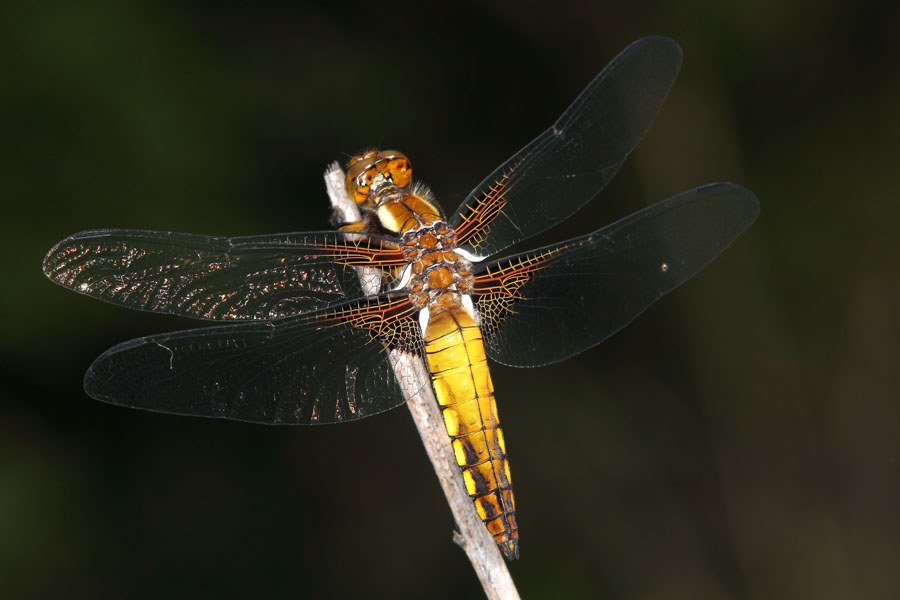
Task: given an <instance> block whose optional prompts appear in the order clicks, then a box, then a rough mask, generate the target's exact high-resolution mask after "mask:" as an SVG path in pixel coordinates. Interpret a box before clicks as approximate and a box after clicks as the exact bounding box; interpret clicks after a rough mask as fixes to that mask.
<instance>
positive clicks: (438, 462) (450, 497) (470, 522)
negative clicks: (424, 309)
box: [325, 163, 519, 600]
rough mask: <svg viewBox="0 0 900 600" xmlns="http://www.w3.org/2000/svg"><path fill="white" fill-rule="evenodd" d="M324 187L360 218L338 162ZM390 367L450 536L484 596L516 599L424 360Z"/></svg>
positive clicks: (364, 273)
mask: <svg viewBox="0 0 900 600" xmlns="http://www.w3.org/2000/svg"><path fill="white" fill-rule="evenodd" d="M325 187H326V189H327V190H328V197H329V198H330V199H331V204H332V207H333V208H334V209H335V211H337V213H338V215H339V220H341V221H343V222H345V223H351V222H355V221H359V220H361V215H360V212H359V208H358V207H357V206H356V204H355V203H354V202H353V201H352V200H351V199H350V197H349V196H348V195H347V192H346V190H345V189H344V172H343V170H342V169H341V167H340V165H338V163H332V164H331V165H330V166H329V168H328V170H327V171H326V172H325ZM371 271H372V270H371V269H364V268H359V269H358V272H359V276H360V281H361V282H362V284H363V289H364V290H365V291H366V293H375V292H377V287H376V285H377V284H376V283H375V282H378V281H380V277H373V275H377V273H374V274H373V273H372V272H371ZM392 366H393V367H394V371H395V372H398V373H399V372H402V373H406V374H410V373H411V374H414V377H413V378H411V379H408V378H398V380H399V381H400V383H401V387H402V388H403V392H404V395H405V396H406V404H407V406H409V411H410V413H411V414H412V417H413V421H415V423H416V427H417V428H418V430H419V435H420V436H421V437H422V442H423V443H424V444H425V451H426V453H427V454H428V458H429V459H430V460H431V464H432V465H433V467H434V472H435V473H436V474H437V476H438V480H439V481H440V484H441V488H442V489H443V490H444V495H445V496H446V497H447V503H448V504H449V505H450V510H451V511H452V512H453V517H454V518H455V519H456V524H457V527H458V528H459V531H458V532H454V536H453V540H454V541H455V542H456V543H457V544H459V546H460V547H461V548H462V549H463V551H465V553H466V556H468V557H469V561H470V562H471V563H472V568H474V569H475V574H476V575H477V576H478V579H479V581H481V586H482V587H483V588H484V592H485V594H487V597H488V598H489V599H490V600H518V598H519V593H518V591H516V587H515V585H514V584H513V581H512V577H510V574H509V570H508V569H507V568H506V562H505V561H504V559H503V556H502V555H501V554H500V550H499V549H498V548H497V544H496V542H494V538H493V537H491V534H490V533H488V530H487V528H486V527H485V526H484V524H483V523H482V522H481V519H480V518H479V517H478V514H477V513H476V512H475V507H474V506H473V505H472V500H471V499H470V498H469V494H468V492H466V488H465V484H464V483H463V479H462V474H461V472H460V470H459V467H458V466H457V464H456V457H455V456H454V454H453V448H452V447H451V446H450V439H449V438H448V437H447V430H446V429H445V427H444V421H443V419H442V417H441V411H440V409H439V408H438V403H437V400H436V399H435V397H434V390H433V389H432V387H431V379H430V376H429V374H428V370H427V369H426V368H425V363H424V361H423V360H422V359H421V358H417V357H412V356H410V355H398V356H395V357H393V358H392Z"/></svg>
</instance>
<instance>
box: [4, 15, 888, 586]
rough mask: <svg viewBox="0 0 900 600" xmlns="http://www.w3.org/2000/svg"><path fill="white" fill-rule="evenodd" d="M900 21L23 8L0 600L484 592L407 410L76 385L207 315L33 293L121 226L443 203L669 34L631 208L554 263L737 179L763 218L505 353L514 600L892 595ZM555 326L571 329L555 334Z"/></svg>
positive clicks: (275, 226) (14, 37)
mask: <svg viewBox="0 0 900 600" xmlns="http://www.w3.org/2000/svg"><path fill="white" fill-rule="evenodd" d="M898 29H900V5H898V4H897V3H890V2H878V1H876V0H860V1H857V2H840V1H836V0H818V1H816V2H811V1H794V2H773V1H763V2H756V3H741V2H721V1H712V0H685V1H683V2H677V3H665V2H635V3H626V2H615V3H612V2H584V3H581V2H579V3H566V2H557V3H552V4H550V5H548V4H546V3H543V2H500V1H485V2H452V3H450V2H448V3H432V4H431V5H430V6H429V7H427V8H421V7H417V6H415V5H412V3H402V4H401V3H371V2H369V3H361V2H343V3H321V4H314V3H306V2H295V3H290V4H289V5H288V4H282V3H276V2H256V3H253V4H252V6H251V4H250V3H246V4H245V3H239V2H204V1H201V0H194V1H189V2H150V1H148V0H125V1H109V0H85V1H79V2H62V1H53V0H45V1H40V2H32V3H15V4H14V5H13V3H10V4H4V5H3V8H0V81H2V84H0V123H2V129H0V198H2V199H3V212H2V217H0V222H2V225H0V227H2V234H3V235H2V236H0V257H2V259H0V260H2V272H3V283H2V290H3V291H2V293H0V313H2V315H3V318H2V340H0V369H2V384H0V385H2V387H0V394H2V397H0V400H2V404H0V411H2V412H0V595H2V596H3V597H4V598H50V597H63V598H162V597H166V598H249V597H252V598H308V597H309V598H312V597H329V598H359V597H383V596H387V595H391V596H392V597H396V598H420V597H430V598H450V597H457V595H458V597H478V596H479V595H480V590H479V587H478V584H477V581H476V580H475V577H474V575H473V574H472V573H471V571H470V569H469V566H468V564H467V562H466V559H465V557H464V555H463V553H462V552H460V551H459V550H458V549H457V548H456V547H455V546H454V545H453V544H452V542H451V541H450V533H451V527H452V521H451V517H450V513H449V510H448V509H447V508H446V506H445V503H444V500H443V497H442V495H441V493H440V490H439V487H438V485H437V481H436V479H435V477H434V475H433V473H432V471H431V470H430V467H429V464H428V462H427V460H426V458H425V456H424V453H423V452H422V448H421V444H420V442H419V440H418V439H417V437H416V433H415V430H414V427H413V425H412V423H411V422H410V418H409V416H408V414H407V412H406V411H405V410H404V409H400V410H396V411H393V412H392V413H389V414H387V415H383V416H380V417H377V418H373V419H370V420H367V421H363V422H360V423H356V424H349V425H343V426H333V427H322V428H289V427H284V428H276V427H263V426H253V425H247V424H242V423H231V422H221V421H213V420H202V419H192V418H179V417H174V416H167V415H160V414H153V413H146V412H139V411H130V410H125V409H121V408H116V407H112V406H107V405H103V404H101V403H98V402H95V401H93V400H91V399H89V398H87V397H86V396H85V395H84V393H83V392H82V390H81V377H82V374H83V372H84V371H85V369H86V367H87V366H88V365H89V364H90V362H91V361H92V360H93V359H94V358H95V357H96V356H97V355H98V354H100V353H101V352H102V351H103V350H104V349H106V348H107V347H109V346H111V345H113V344H115V343H117V342H120V341H123V340H126V339H129V338H132V337H137V336H140V335H146V334H150V333H155V332H161V331H166V330H172V329H178V328H186V327H188V326H192V325H194V324H193V323H190V322H188V321H186V320H181V319H176V318H166V317H161V316H157V315H146V314H139V313H135V312H130V311H128V310H125V309H121V308H116V307H114V306H111V305H108V304H104V303H101V302H97V301H93V300H90V299H88V298H85V297H82V296H79V295H77V294H73V293H71V292H68V291H66V290H64V289H62V288H60V287H58V286H55V285H53V284H52V283H50V282H49V281H47V280H45V279H44V277H43V276H42V274H41V272H40V262H41V259H42V258H43V255H44V253H45V252H46V251H47V250H48V249H49V248H50V247H51V246H52V245H53V244H54V243H55V242H56V241H58V240H59V239H61V238H63V237H64V236H66V235H68V234H71V233H74V232H76V231H79V230H82V229H88V228H97V227H136V228H145V229H166V230H177V231H191V232H198V233H210V234H234V235H241V234H253V233H265V232H275V231H284V230H298V231H299V230H304V229H321V228H323V227H325V226H326V223H327V218H328V216H329V211H328V203H327V200H326V197H325V194H324V191H323V185H322V180H321V173H322V171H323V170H324V168H325V166H326V164H327V163H328V162H330V161H332V160H335V159H340V160H344V159H346V158H347V157H348V156H350V155H352V154H353V153H355V152H358V151H360V150H362V149H365V148H367V147H372V146H380V147H395V148H398V149H402V150H404V151H405V152H407V153H408V154H409V155H410V156H411V157H412V159H413V161H414V165H415V166H416V173H417V176H418V177H419V178H420V179H422V180H423V181H426V182H428V183H429V184H430V185H431V187H432V188H433V189H434V190H435V191H436V193H437V194H438V197H439V198H440V199H442V201H443V204H444V206H445V208H446V209H448V210H449V211H451V212H452V210H453V209H454V208H455V206H456V205H457V204H458V203H459V202H460V201H461V200H462V198H463V197H464V196H465V194H466V193H467V192H468V190H469V189H470V188H471V187H473V186H474V185H475V184H476V183H478V182H479V181H480V180H481V178H482V177H483V176H484V175H485V174H486V173H488V172H489V171H490V170H491V169H492V168H493V167H494V166H496V165H497V164H499V163H500V162H501V161H502V160H504V159H505V158H506V157H507V156H509V155H510V154H512V153H513V152H514V151H515V150H517V149H518V148H519V147H521V146H522V145H523V144H524V143H526V142H527V141H529V140H530V139H531V138H532V137H533V136H535V135H536V134H537V133H539V132H540V131H542V130H543V129H544V128H545V127H547V126H548V125H549V124H550V123H551V122H553V120H555V118H556V117H557V116H558V115H559V114H560V113H561V111H562V110H563V109H564V108H565V107H566V106H567V105H568V103H569V102H570V101H571V100H572V99H573V98H574V97H575V95H576V94H577V93H578V92H579V91H580V90H581V89H582V88H583V86H584V85H585V84H586V83H587V82H588V81H589V80H590V79H591V78H592V77H593V76H594V75H595V74H596V73H597V72H598V71H599V70H600V69H601V68H602V67H603V66H604V65H605V64H606V62H607V61H608V60H610V59H611V58H612V57H613V56H614V55H615V54H616V53H617V52H618V51H619V50H621V49H622V48H624V47H625V46H626V45H627V44H628V43H630V42H631V41H633V40H635V39H637V38H639V37H642V36H644V35H647V34H651V33H657V34H664V35H668V36H671V37H673V38H675V39H676V40H677V41H678V42H679V43H680V44H681V45H682V47H683V49H684V52H685V62H684V67H683V70H682V74H681V76H680V78H679V80H678V82H677V84H676V86H675V89H674V91H673V92H672V95H671V97H670V99H669V101H668V103H667V105H666V107H665V108H664V110H663V112H662V114H661V116H660V117H659V119H658V121H657V123H656V125H655V126H654V127H653V129H652V130H651V131H650V133H649V134H648V136H647V137H646V138H645V140H644V141H643V143H642V144H641V145H640V147H639V148H638V150H637V152H636V153H635V154H634V155H633V157H632V158H631V159H630V160H629V161H628V163H627V164H626V165H625V167H624V169H623V170H622V172H621V174H620V175H619V176H618V177H617V179H616V180H615V181H614V183H613V184H612V185H610V187H609V188H607V190H606V191H605V192H604V193H603V194H602V195H601V196H600V197H599V198H598V199H597V200H595V201H594V202H593V203H592V204H590V205H589V206H588V207H587V208H586V209H584V210H582V211H581V212H580V213H579V215H578V217H577V218H575V219H571V220H570V221H569V222H567V223H565V224H563V225H561V226H559V227H557V228H555V229H554V230H553V231H551V232H550V233H549V234H548V235H546V236H541V238H540V239H538V240H535V241H534V245H537V244H538V243H543V242H547V241H551V240H558V239H563V238H565V237H569V236H573V235H577V234H581V233H586V232H588V231H593V230H594V229H596V228H598V227H599V226H600V225H602V224H605V223H608V222H610V221H612V220H614V219H616V218H619V217H621V216H624V215H627V214H629V213H631V212H633V211H635V210H638V209H640V208H641V207H644V206H646V205H648V204H650V203H652V202H655V201H658V200H661V199H663V198H665V197H668V196H670V195H673V194H675V193H677V192H680V191H682V190H685V189H688V188H691V187H694V186H697V185H700V184H703V183H707V182H711V181H722V180H730V181H736V182H739V183H742V184H744V185H746V186H747V187H749V188H750V189H752V190H753V191H755V192H756V193H757V195H758V196H759V198H760V200H761V203H762V214H761V217H760V219H759V221H758V222H757V223H756V224H755V225H754V226H753V227H752V228H751V229H750V230H749V231H748V232H747V233H746V234H745V235H744V236H743V237H742V238H741V239H740V240H738V242H737V243H736V244H735V245H734V246H733V247H732V248H731V249H729V250H728V251H727V252H726V253H725V254H724V255H723V256H722V257H721V258H720V259H719V260H717V261H716V262H715V263H714V264H713V265H712V266H710V267H709V268H708V269H706V270H705V271H704V272H703V273H701V274H700V275H699V276H698V277H696V278H695V279H694V280H692V281H691V282H689V283H688V284H687V285H685V286H684V287H683V288H681V289H679V290H678V291H677V292H675V293H673V294H671V295H670V296H667V297H666V298H665V299H663V301H661V302H660V303H659V304H658V305H657V306H655V307H654V308H652V309H651V310H650V311H648V313H646V314H645V315H644V316H642V317H641V318H640V319H639V320H638V321H637V322H635V323H634V324H633V325H632V326H630V327H628V328H627V329H626V330H624V331H623V332H621V333H620V334H618V335H616V336H614V337H613V338H612V339H610V340H609V341H608V342H606V343H604V344H602V345H601V346H599V347H597V348H595V349H593V350H591V351H589V352H587V353H585V354H583V355H582V356H579V357H578V358H576V359H573V360H569V361H567V362H565V363H561V364H558V365H555V366H551V367H546V368H541V369H534V370H526V371H516V370H513V369H509V368H504V367H500V366H497V367H495V368H494V370H493V374H494V383H495V386H496V389H497V396H498V400H499V404H500V412H501V415H502V419H503V422H504V425H505V430H506V434H507V440H508V444H509V447H510V454H511V457H512V466H513V477H514V480H515V482H516V489H517V493H518V508H519V524H520V527H521V535H522V545H521V551H522V560H521V561H519V562H517V563H515V564H512V565H511V570H512V573H513V576H514V578H515V579H516V581H517V583H518V585H519V587H520V591H521V593H522V596H523V597H525V598H623V599H625V598H627V599H656V598H692V599H715V598H760V599H763V598H764V599H773V598H818V599H829V598H835V599H844V598H869V599H880V598H884V599H888V598H897V597H898V594H900V568H898V567H900V535H898V534H900V518H898V515H900V464H898V449H900V446H898V436H900V393H898V392H900V368H898V367H900V316H898V310H897V304H898V300H900V293H898V292H900V289H898V288H900V278H898V275H897V273H898V267H900V235H898V225H897V223H898V220H900V208H898V193H897V191H898V189H900V187H898V176H897V172H898V163H900V118H898V109H897V107H898V106H900V37H898V36H897V35H896V32H897V31H898ZM547 335H553V332H548V333H547Z"/></svg>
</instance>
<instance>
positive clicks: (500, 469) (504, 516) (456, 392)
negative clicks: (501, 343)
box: [425, 303, 519, 558]
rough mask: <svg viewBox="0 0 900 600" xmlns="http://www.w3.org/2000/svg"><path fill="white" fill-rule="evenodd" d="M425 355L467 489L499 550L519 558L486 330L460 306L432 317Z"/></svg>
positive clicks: (513, 502)
mask: <svg viewBox="0 0 900 600" xmlns="http://www.w3.org/2000/svg"><path fill="white" fill-rule="evenodd" d="M425 355H426V357H427V360H428V369H429V371H430V372H431V379H432V382H433V383H434V391H435V395H436V396H437V400H438V404H440V407H441V413H442V414H443V417H444V424H445V425H446V427H447V434H448V435H449V436H450V438H451V440H452V444H453V451H454V453H455V454H456V462H457V464H458V465H459V466H460V469H462V473H463V480H464V481H465V484H466V490H467V491H468V492H469V495H470V496H471V497H472V498H473V501H474V502H475V509H476V510H477V511H478V515H479V516H480V517H481V519H482V521H484V523H485V525H486V526H487V528H488V531H490V532H491V535H493V536H494V539H495V540H496V541H497V544H499V545H500V549H501V550H502V551H503V553H504V554H505V555H506V556H507V557H508V558H517V557H518V553H519V549H518V539H519V533H518V528H517V526H516V519H515V512H516V509H515V501H514V498H513V491H512V483H511V482H510V478H509V461H508V460H507V457H506V446H505V444H504V442H503V431H502V429H501V428H500V420H499V419H498V417H497V404H496V402H495V401H494V386H493V384H492V383H491V374H490V372H489V371H488V367H487V359H486V357H485V354H484V344H483V342H482V338H481V330H480V329H479V327H478V324H477V323H475V321H474V320H473V319H472V317H471V316H469V314H468V312H467V311H466V310H465V309H464V308H463V306H462V305H461V304H456V303H454V304H452V305H450V306H447V307H444V308H441V309H439V310H437V311H435V312H434V313H432V314H431V315H430V316H429V319H428V324H427V326H426V329H425Z"/></svg>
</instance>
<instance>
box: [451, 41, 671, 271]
mask: <svg viewBox="0 0 900 600" xmlns="http://www.w3.org/2000/svg"><path fill="white" fill-rule="evenodd" d="M680 65H681V49H680V48H679V47H678V44H676V43H675V42H674V41H672V40H670V39H668V38H664V37H648V38H644V39H642V40H638V41H637V42H634V43H633V44H631V45H630V46H628V48H626V49H625V50H623V51H622V52H621V53H620V54H619V55H618V56H617V57H616V58H614V59H613V60H612V62H610V63H609V64H608V65H607V66H606V68H604V69H603V71H601V72H600V74H599V75H597V77H596V78H595V79H594V80H593V81H592V82H591V83H590V84H589V85H588V86H587V88H586V89H585V90H584V91H583V92H581V94H580V95H579V96H578V98H576V99H575V102H573V103H572V105H571V106H570V107H569V108H568V109H567V110H566V112H564V113H563V115H562V116H561V117H560V118H559V120H558V121H557V122H556V123H554V124H553V125H552V126H551V127H550V128H549V129H548V130H547V131H545V132H544V133H542V134H541V135H539V136H538V137H537V138H536V139H535V140H534V141H532V142H531V143H530V144H528V145H527V146H525V147H524V148H522V149H521V150H520V151H519V152H517V153H516V154H515V155H513V156H512V158H510V159H509V160H507V161H506V162H505V163H503V164H502V165H500V166H499V167H498V168H497V169H496V170H495V171H494V172H493V173H491V174H490V175H488V176H487V178H486V179H485V180H484V181H482V182H481V184H479V185H478V187H476V188H475V189H474V190H473V191H472V193H471V194H469V196H468V198H466V200H465V202H463V204H462V205H461V206H460V207H459V209H458V210H457V211H456V214H454V215H453V217H452V218H451V220H450V223H451V225H452V226H453V228H454V229H455V231H456V233H457V236H458V240H459V243H460V246H461V247H462V248H464V249H466V250H468V251H470V252H472V253H474V254H476V255H479V256H482V257H487V256H491V255H492V254H495V253H496V252H498V251H500V250H502V249H503V248H506V247H508V246H511V245H512V244H515V243H516V242H519V241H522V240H524V239H526V238H528V237H530V236H532V235H534V234H536V233H540V232H541V231H544V230H545V229H547V228H549V227H551V226H553V225H554V224H556V223H558V222H559V221H561V220H563V219H564V218H566V217H568V216H569V215H571V214H572V213H573V212H575V211H576V210H578V209H579V208H581V207H582V206H583V205H584V204H585V203H587V202H588V201H589V200H591V199H592V198H593V197H594V196H595V195H596V194H597V193H598V192H599V191H600V190H602V189H603V188H604V187H605V186H606V184H607V183H609V181H610V180H611V179H612V178H613V176H614V175H615V174H616V172H617V171H618V170H619V167H621V166H622V163H623V162H625V158H626V157H627V156H628V154H629V153H630V152H631V151H632V150H633V149H634V147H635V146H636V145H637V143H638V142H639V141H640V139H641V138H642V137H643V136H644V133H645V132H646V131H647V129H649V127H650V124H651V123H652V122H653V120H654V119H655V118H656V115H657V114H658V113H659V110H660V108H661V107H662V104H663V101H665V99H666V96H667V95H668V93H669V89H670V88H671V87H672V83H673V81H674V80H675V76H676V75H677V73H678V69H679V66H680Z"/></svg>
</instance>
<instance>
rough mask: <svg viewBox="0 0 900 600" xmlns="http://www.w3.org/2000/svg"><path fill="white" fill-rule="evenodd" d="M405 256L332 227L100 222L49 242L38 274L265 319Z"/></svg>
mask: <svg viewBox="0 0 900 600" xmlns="http://www.w3.org/2000/svg"><path fill="white" fill-rule="evenodd" d="M404 264H405V261H404V259H403V255H402V253H400V252H399V251H398V250H396V246H395V245H392V243H391V241H390V240H387V239H384V238H378V237H375V236H369V235H362V234H358V233H357V234H352V235H349V234H343V233H340V232H319V233H291V234H277V235H263V236H253V237H235V238H224V237H212V236H206V235H195V234H189V233H174V232H169V231H140V230H132V229H100V230H94V231H83V232H81V233H77V234H75V235H73V236H71V237H68V238H66V239H64V240H62V241H61V242H59V243H58V244H57V245H56V246H54V247H53V249H51V250H50V252H48V253H47V256H46V257H45V258H44V263H43V270H44V274H45V275H46V276H47V277H48V278H49V279H50V280H52V281H54V282H56V283H58V284H60V285H62V286H64V287H67V288H70V289H72V290H74V291H76V292H79V293H82V294H85V295H87V296H91V297H93V298H99V299H101V300H106V301H107V302H112V303H114V304H119V305H122V306H126V307H128V308H134V309H139V310H146V311H152V312H159V313H169V314H177V315H184V316H188V317H194V318H198V319H208V320H254V319H274V318H279V317H283V316H288V315H293V314H299V313H301V312H306V311H310V310H313V309H316V308H321V307H323V306H326V305H328V304H331V303H334V302H336V301H340V300H343V299H345V298H355V297H359V296H362V295H363V292H362V289H361V287H360V283H359V277H358V276H357V274H356V272H355V270H354V269H353V268H352V267H353V266H354V265H356V266H362V265H364V266H369V267H373V268H380V269H383V270H384V272H385V277H386V279H387V278H389V277H388V273H389V272H390V270H391V269H395V268H398V267H400V266H402V265H404Z"/></svg>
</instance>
